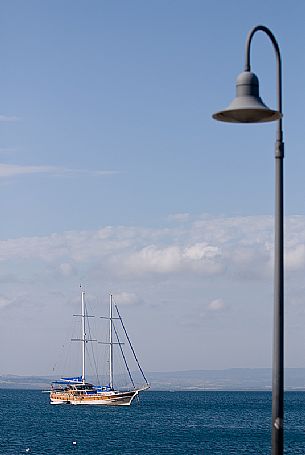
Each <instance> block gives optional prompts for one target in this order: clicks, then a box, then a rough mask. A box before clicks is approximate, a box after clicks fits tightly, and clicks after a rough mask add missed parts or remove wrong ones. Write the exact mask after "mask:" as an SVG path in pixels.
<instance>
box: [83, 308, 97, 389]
mask: <svg viewBox="0 0 305 455" xmlns="http://www.w3.org/2000/svg"><path fill="white" fill-rule="evenodd" d="M85 312H86V316H87V327H88V332H89V339H90V340H92V339H93V337H92V334H91V327H90V324H89V318H88V310H87V305H86V306H85ZM91 352H92V359H93V364H94V369H95V374H96V379H97V382H98V383H100V378H99V374H98V368H97V362H96V359H95V354H94V349H93V345H92V344H91ZM89 361H90V357H89ZM90 363H91V362H90Z"/></svg>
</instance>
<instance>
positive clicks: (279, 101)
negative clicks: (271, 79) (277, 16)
mask: <svg viewBox="0 0 305 455" xmlns="http://www.w3.org/2000/svg"><path fill="white" fill-rule="evenodd" d="M258 31H261V32H265V33H266V34H267V35H268V36H269V38H270V40H271V42H272V44H273V47H274V50H275V53H276V64H277V108H278V111H279V112H280V113H281V114H282V113H283V112H282V61H281V54H280V48H279V45H278V43H277V41H276V39H275V36H274V35H273V33H272V32H271V30H270V29H269V28H268V27H265V26H264V25H257V26H256V27H254V28H253V29H252V30H250V32H249V33H248V36H247V41H246V59H245V71H251V66H250V45H251V41H252V38H253V36H254V34H255V33H256V32H258ZM276 139H277V142H278V145H281V146H280V147H279V149H281V152H280V153H281V154H283V155H282V156H284V147H283V144H282V142H283V130H282V118H280V119H279V120H278V129H277V138H276Z"/></svg>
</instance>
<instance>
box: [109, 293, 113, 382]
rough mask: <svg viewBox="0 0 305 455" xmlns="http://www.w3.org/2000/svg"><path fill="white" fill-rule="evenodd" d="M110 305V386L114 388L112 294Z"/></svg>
mask: <svg viewBox="0 0 305 455" xmlns="http://www.w3.org/2000/svg"><path fill="white" fill-rule="evenodd" d="M109 304H110V315H109V386H110V387H111V388H113V342H112V294H110V302H109Z"/></svg>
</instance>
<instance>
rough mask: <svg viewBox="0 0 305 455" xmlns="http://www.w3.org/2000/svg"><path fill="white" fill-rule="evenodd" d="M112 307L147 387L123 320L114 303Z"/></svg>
mask: <svg viewBox="0 0 305 455" xmlns="http://www.w3.org/2000/svg"><path fill="white" fill-rule="evenodd" d="M114 306H115V309H116V312H117V314H118V317H119V319H120V321H121V324H122V327H123V330H124V332H125V335H126V338H127V340H128V343H129V346H130V349H131V350H132V353H133V356H134V358H135V361H136V362H137V365H138V367H139V370H140V371H141V373H142V376H143V378H144V381H145V382H146V384H147V385H148V384H149V383H148V381H147V379H146V376H145V374H144V371H143V370H142V368H141V365H140V362H139V361H138V358H137V356H136V353H135V350H134V349H133V346H132V344H131V341H130V338H129V336H128V333H127V330H126V328H125V325H124V323H123V320H122V318H121V315H120V313H119V310H118V307H117V305H116V303H115V304H114Z"/></svg>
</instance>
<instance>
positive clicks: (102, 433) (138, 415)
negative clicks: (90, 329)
mask: <svg viewBox="0 0 305 455" xmlns="http://www.w3.org/2000/svg"><path fill="white" fill-rule="evenodd" d="M0 400H1V405H0V414H1V416H0V422H1V423H0V454H1V455H19V454H30V455H34V454H35V455H45V454H47V455H70V454H71V455H72V454H73V455H99V454H104V455H108V454H109V455H119V454H120V455H121V454H122V455H140V454H141V455H159V454H162V455H165V454H166V455H171V454H172V455H197V454H200V455H218V454H219V455H220V454H221V455H229V454H230V455H233V454H255V455H261V454H264V455H266V454H270V450H271V448H270V439H271V431H270V415H271V394H270V393H268V392H152V391H149V392H145V393H142V394H141V401H140V403H137V402H134V403H133V404H132V406H130V407H106V406H96V407H94V406H51V405H50V404H49V397H48V394H43V393H41V392H40V391H32V390H31V391H28V390H27V391H24V390H0ZM285 406H286V409H285V411H286V416H285V453H286V454H291V455H298V454H305V393H302V392H288V393H286V397H285ZM73 442H74V443H76V444H73Z"/></svg>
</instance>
